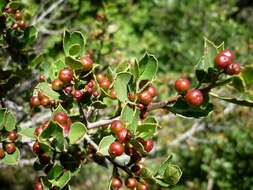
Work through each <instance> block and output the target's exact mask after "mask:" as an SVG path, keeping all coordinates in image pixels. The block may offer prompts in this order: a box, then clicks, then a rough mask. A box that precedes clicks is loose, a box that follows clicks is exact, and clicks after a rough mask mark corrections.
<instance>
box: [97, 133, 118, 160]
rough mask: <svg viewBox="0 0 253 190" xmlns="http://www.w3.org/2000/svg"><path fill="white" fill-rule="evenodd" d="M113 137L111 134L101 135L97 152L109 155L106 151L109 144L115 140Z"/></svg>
mask: <svg viewBox="0 0 253 190" xmlns="http://www.w3.org/2000/svg"><path fill="white" fill-rule="evenodd" d="M115 139H116V138H115V137H114V136H112V135H109V136H105V137H103V139H102V140H101V141H100V143H99V145H98V147H99V148H98V153H100V154H102V155H104V156H106V155H109V153H108V149H109V146H110V145H111V144H112V143H113V142H114V141H115Z"/></svg>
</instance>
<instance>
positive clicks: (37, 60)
mask: <svg viewBox="0 0 253 190" xmlns="http://www.w3.org/2000/svg"><path fill="white" fill-rule="evenodd" d="M43 60H44V54H43V53H42V54H39V55H37V56H36V57H35V58H34V59H33V60H32V61H31V62H30V63H29V65H30V67H31V68H35V67H36V66H37V65H38V64H40V63H41V62H42V61H43Z"/></svg>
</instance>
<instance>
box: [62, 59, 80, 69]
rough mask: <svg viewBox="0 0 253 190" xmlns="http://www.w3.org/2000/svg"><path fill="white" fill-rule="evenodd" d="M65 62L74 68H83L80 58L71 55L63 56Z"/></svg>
mask: <svg viewBox="0 0 253 190" xmlns="http://www.w3.org/2000/svg"><path fill="white" fill-rule="evenodd" d="M65 64H66V65H68V66H69V67H70V68H72V69H74V70H80V69H83V64H82V63H81V61H80V60H77V59H74V58H73V57H70V56H67V57H66V58H65Z"/></svg>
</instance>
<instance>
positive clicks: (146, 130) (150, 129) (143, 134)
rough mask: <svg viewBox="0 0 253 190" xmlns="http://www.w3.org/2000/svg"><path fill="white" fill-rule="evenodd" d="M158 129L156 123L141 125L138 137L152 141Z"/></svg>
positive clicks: (138, 129)
mask: <svg viewBox="0 0 253 190" xmlns="http://www.w3.org/2000/svg"><path fill="white" fill-rule="evenodd" d="M156 127H157V124H156V123H144V124H142V125H139V126H138V128H137V136H138V137H140V138H142V139H145V140H147V139H150V138H152V137H153V136H154V135H155V133H156Z"/></svg>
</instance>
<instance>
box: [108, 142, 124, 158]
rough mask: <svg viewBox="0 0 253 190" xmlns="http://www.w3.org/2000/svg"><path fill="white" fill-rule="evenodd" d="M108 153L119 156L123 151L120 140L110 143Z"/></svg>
mask: <svg viewBox="0 0 253 190" xmlns="http://www.w3.org/2000/svg"><path fill="white" fill-rule="evenodd" d="M109 153H110V155H112V156H114V157H117V156H121V155H122V154H123V153H124V146H123V145H122V144H121V143H120V142H118V141H115V142H113V143H112V144H111V145H110V147H109Z"/></svg>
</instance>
